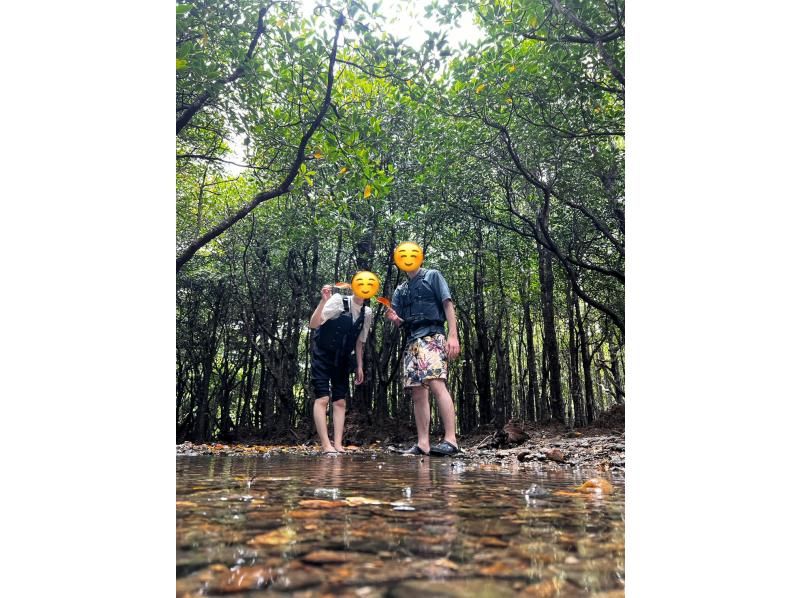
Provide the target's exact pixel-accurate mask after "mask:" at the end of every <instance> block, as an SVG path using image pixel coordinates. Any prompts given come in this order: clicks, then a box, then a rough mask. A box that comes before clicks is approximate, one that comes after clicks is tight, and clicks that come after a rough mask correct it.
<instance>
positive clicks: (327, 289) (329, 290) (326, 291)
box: [320, 284, 333, 301]
mask: <svg viewBox="0 0 800 598" xmlns="http://www.w3.org/2000/svg"><path fill="white" fill-rule="evenodd" d="M320 292H321V293H322V300H323V301H327V300H328V299H330V298H331V295H332V294H333V287H332V286H331V285H329V284H326V285H325V286H324V287H322V290H321V291H320Z"/></svg>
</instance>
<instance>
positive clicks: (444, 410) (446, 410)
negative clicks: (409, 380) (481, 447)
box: [428, 378, 458, 446]
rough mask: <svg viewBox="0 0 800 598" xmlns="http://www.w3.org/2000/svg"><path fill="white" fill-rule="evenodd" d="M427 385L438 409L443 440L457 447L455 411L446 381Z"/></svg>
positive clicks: (429, 381) (437, 381)
mask: <svg viewBox="0 0 800 598" xmlns="http://www.w3.org/2000/svg"><path fill="white" fill-rule="evenodd" d="M428 384H429V385H430V387H431V390H432V391H433V396H434V397H436V406H437V407H438V408H439V416H440V417H441V418H442V424H444V439H445V440H446V441H447V442H449V443H451V444H452V445H454V446H458V441H457V440H456V409H455V405H453V397H451V396H450V391H449V390H447V381H446V380H443V379H441V378H439V379H438V380H428Z"/></svg>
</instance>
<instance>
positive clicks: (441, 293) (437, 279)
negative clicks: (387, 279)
mask: <svg viewBox="0 0 800 598" xmlns="http://www.w3.org/2000/svg"><path fill="white" fill-rule="evenodd" d="M420 277H422V279H423V280H425V282H427V283H428V284H429V285H431V288H432V289H433V293H434V295H436V300H437V301H439V302H440V303H441V304H442V311H444V302H445V301H447V300H448V299H450V300H451V301H452V297H451V296H450V287H448V286H447V281H445V279H444V276H442V273H441V272H439V271H438V270H428V269H426V268H420V270H419V272H418V273H417V275H416V276H415V277H414V278H413V279H408V280H407V281H405V282H404V283H403V284H401V285H400V286H399V287H397V288H396V289H395V290H394V293H393V294H392V309H393V310H395V311H398V310H399V308H400V303H399V295H398V292H399V290H400V289H401V288H403V285H408V284H410V283H411V282H412V281H414V280H416V279H417V278H420ZM445 313H446V312H445ZM445 321H447V319H446V318H445ZM436 332H441V330H440V329H438V328H437V327H436V326H434V325H429V326H423V327H422V328H417V329H416V330H414V332H413V333H411V334H409V337H408V340H409V341H412V340H414V339H417V338H422V337H423V336H430V335H431V334H434V333H436Z"/></svg>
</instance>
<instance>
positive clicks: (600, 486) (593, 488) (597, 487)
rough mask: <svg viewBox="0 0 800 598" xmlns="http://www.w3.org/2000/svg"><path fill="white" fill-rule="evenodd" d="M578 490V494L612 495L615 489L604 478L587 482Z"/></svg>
mask: <svg viewBox="0 0 800 598" xmlns="http://www.w3.org/2000/svg"><path fill="white" fill-rule="evenodd" d="M576 490H578V492H593V493H600V494H611V493H612V492H614V487H613V486H612V485H611V482H609V481H608V480H604V479H603V478H592V479H590V480H586V481H585V482H584V483H583V484H581V485H580V486H578V487H577V488H576Z"/></svg>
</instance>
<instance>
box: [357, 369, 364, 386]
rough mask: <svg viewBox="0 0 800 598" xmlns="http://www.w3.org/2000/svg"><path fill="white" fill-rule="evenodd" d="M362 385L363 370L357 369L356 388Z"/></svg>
mask: <svg viewBox="0 0 800 598" xmlns="http://www.w3.org/2000/svg"><path fill="white" fill-rule="evenodd" d="M363 383H364V369H363V368H358V369H357V370H356V386H358V385H359V384H363Z"/></svg>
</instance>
